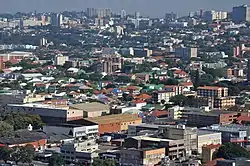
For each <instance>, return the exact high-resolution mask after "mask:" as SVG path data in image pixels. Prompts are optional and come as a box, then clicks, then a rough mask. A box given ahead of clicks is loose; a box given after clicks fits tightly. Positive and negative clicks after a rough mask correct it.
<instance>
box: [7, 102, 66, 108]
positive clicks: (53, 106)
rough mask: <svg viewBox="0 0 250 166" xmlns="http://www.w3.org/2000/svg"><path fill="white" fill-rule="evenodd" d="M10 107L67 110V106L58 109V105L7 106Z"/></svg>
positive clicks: (29, 104)
mask: <svg viewBox="0 0 250 166" xmlns="http://www.w3.org/2000/svg"><path fill="white" fill-rule="evenodd" d="M8 106H11V107H30V108H47V109H60V110H62V109H65V110H68V108H69V107H68V106H66V107H60V106H58V105H49V104H41V103H27V104H8Z"/></svg>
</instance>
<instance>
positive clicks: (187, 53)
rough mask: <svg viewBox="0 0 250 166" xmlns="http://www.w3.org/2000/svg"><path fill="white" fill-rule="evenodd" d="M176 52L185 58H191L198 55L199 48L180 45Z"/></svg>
mask: <svg viewBox="0 0 250 166" xmlns="http://www.w3.org/2000/svg"><path fill="white" fill-rule="evenodd" d="M175 54H176V55H177V56H179V57H180V58H181V59H183V60H190V58H196V57H197V48H191V47H178V48H176V49H175Z"/></svg>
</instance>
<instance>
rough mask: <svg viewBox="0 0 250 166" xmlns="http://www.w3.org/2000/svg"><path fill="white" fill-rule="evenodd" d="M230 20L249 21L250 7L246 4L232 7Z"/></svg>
mask: <svg viewBox="0 0 250 166" xmlns="http://www.w3.org/2000/svg"><path fill="white" fill-rule="evenodd" d="M232 20H233V21H234V22H244V21H250V7H249V6H247V5H242V6H237V7H233V12H232Z"/></svg>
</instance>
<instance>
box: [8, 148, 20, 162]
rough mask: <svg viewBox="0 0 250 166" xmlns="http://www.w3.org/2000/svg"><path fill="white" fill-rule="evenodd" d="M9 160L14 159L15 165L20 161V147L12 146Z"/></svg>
mask: <svg viewBox="0 0 250 166" xmlns="http://www.w3.org/2000/svg"><path fill="white" fill-rule="evenodd" d="M10 156H11V158H10V159H11V160H12V161H15V162H16V165H17V164H18V162H20V161H21V159H22V152H21V150H20V148H19V147H14V148H12V152H11V155H10Z"/></svg>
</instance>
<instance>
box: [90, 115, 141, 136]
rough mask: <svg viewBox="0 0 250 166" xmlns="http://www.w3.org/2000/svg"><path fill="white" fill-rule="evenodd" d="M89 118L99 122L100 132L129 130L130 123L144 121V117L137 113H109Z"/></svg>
mask: <svg viewBox="0 0 250 166" xmlns="http://www.w3.org/2000/svg"><path fill="white" fill-rule="evenodd" d="M87 120H88V121H91V122H94V123H97V124H98V126H99V134H103V133H105V132H106V133H112V132H121V131H127V130H128V125H131V124H140V123H142V119H141V118H140V117H139V116H138V115H137V114H118V115H107V116H101V117H95V118H87Z"/></svg>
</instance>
